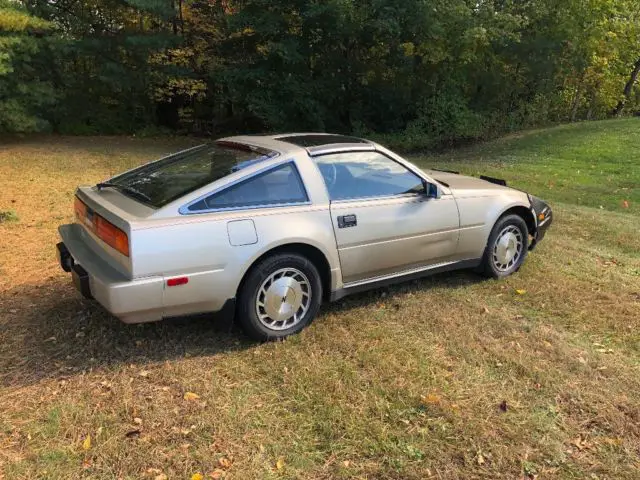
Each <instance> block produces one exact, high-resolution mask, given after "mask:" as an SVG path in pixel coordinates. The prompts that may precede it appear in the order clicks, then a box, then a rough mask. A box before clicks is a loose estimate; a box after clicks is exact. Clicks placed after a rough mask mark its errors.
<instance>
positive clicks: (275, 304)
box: [238, 253, 322, 340]
mask: <svg viewBox="0 0 640 480" xmlns="http://www.w3.org/2000/svg"><path fill="white" fill-rule="evenodd" d="M321 303H322V282H321V279H320V274H319V273H318V269H317V268H316V267H315V265H314V264H313V263H312V262H311V261H309V260H308V259H307V258H305V257H303V256H302V255H298V254H295V253H283V254H277V255H274V256H272V257H268V258H266V259H265V260H263V261H261V262H260V263H259V264H258V265H256V266H254V267H253V268H252V269H251V271H250V272H249V273H248V275H247V278H246V280H245V282H244V283H243V285H242V287H241V289H240V292H239V295H238V320H239V322H240V325H241V326H242V329H243V330H244V331H245V333H246V334H247V335H248V336H250V337H251V338H253V339H256V340H269V339H278V338H284V337H287V336H289V335H292V334H294V333H298V332H299V331H300V330H302V329H303V328H304V327H306V326H307V325H309V324H310V323H311V322H312V321H313V319H314V317H315V316H316V314H317V313H318V310H319V308H320V304H321Z"/></svg>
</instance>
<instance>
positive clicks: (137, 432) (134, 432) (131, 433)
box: [124, 429, 140, 438]
mask: <svg viewBox="0 0 640 480" xmlns="http://www.w3.org/2000/svg"><path fill="white" fill-rule="evenodd" d="M124 436H125V437H127V438H134V437H139V436H140V430H139V429H136V430H129V431H128V432H127V433H125V434H124Z"/></svg>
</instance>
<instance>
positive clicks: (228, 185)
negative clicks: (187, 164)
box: [178, 158, 311, 215]
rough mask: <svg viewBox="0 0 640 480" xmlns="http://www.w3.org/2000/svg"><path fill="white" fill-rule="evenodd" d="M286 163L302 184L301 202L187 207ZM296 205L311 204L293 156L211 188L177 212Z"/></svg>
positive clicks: (185, 213)
mask: <svg viewBox="0 0 640 480" xmlns="http://www.w3.org/2000/svg"><path fill="white" fill-rule="evenodd" d="M287 164H291V166H292V168H293V170H294V171H295V173H296V175H297V176H298V179H299V180H300V185H301V186H302V190H303V192H304V195H305V197H306V198H307V199H306V200H305V201H303V202H284V203H266V204H263V205H248V206H244V207H243V206H238V207H221V208H207V209H204V210H195V211H192V210H189V207H190V206H191V205H193V204H195V203H198V202H199V201H201V200H204V199H205V198H207V197H210V196H211V195H215V194H216V193H220V192H222V191H224V190H226V189H228V188H231V187H233V186H235V185H237V184H239V183H242V182H247V181H249V180H251V179H252V178H254V177H257V176H259V175H263V174H266V173H268V172H269V171H271V170H275V169H276V168H280V167H282V166H284V165H287ZM296 205H311V200H310V197H309V192H308V191H307V187H306V185H305V184H304V180H303V179H302V175H300V171H299V170H298V167H297V165H296V162H295V160H294V159H293V158H289V159H286V160H281V161H279V162H277V163H275V164H273V165H267V166H265V167H263V168H261V169H259V170H256V171H255V172H253V173H251V174H249V175H245V176H244V177H241V178H238V179H236V180H234V181H233V182H229V183H226V184H225V185H222V186H220V187H218V188H216V189H214V190H211V191H210V192H207V193H205V194H204V195H200V196H199V197H198V198H196V199H195V200H191V201H190V202H188V203H185V204H184V205H182V206H181V207H180V208H179V209H178V213H179V214H180V215H200V214H203V213H215V212H233V211H238V210H256V209H259V208H282V207H291V206H296Z"/></svg>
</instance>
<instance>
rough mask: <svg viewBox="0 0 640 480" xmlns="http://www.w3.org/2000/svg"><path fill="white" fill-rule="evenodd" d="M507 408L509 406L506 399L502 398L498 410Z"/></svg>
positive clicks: (504, 410)
mask: <svg viewBox="0 0 640 480" xmlns="http://www.w3.org/2000/svg"><path fill="white" fill-rule="evenodd" d="M508 408H509V406H508V405H507V401H506V400H503V401H502V402H500V410H502V411H503V412H506V411H507V409H508Z"/></svg>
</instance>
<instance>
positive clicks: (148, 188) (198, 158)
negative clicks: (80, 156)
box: [97, 142, 278, 208]
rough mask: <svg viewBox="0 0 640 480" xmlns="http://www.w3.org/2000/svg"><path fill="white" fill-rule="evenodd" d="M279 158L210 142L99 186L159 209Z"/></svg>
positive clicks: (258, 150) (270, 153) (244, 147)
mask: <svg viewBox="0 0 640 480" xmlns="http://www.w3.org/2000/svg"><path fill="white" fill-rule="evenodd" d="M277 155H278V153H277V152H274V151H270V150H265V149H261V148H257V147H253V146H249V145H244V144H237V143H230V142H216V143H208V144H204V145H200V146H197V147H194V148H191V149H189V150H184V151H182V152H178V153H176V154H174V155H170V156H168V157H165V158H162V159H160V160H158V161H155V162H152V163H148V164H146V165H143V166H141V167H138V168H136V169H133V170H130V171H128V172H125V173H123V174H122V175H118V176H116V177H113V178H112V179H110V180H109V181H107V182H103V183H99V184H98V185H97V186H98V188H115V189H117V190H118V191H119V192H120V193H122V194H123V195H126V196H129V197H131V198H134V199H135V200H137V201H139V202H141V203H144V204H146V205H149V206H151V207H154V208H160V207H163V206H164V205H166V204H168V203H170V202H172V201H173V200H176V199H178V198H180V197H182V196H184V195H186V194H188V193H191V192H193V191H194V190H197V189H198V188H201V187H204V186H205V185H208V184H209V183H211V182H214V181H216V180H219V179H221V178H223V177H225V176H227V175H229V174H231V173H233V172H236V171H238V170H241V169H243V168H246V167H248V166H250V165H253V164H255V163H258V162H261V161H264V160H267V159H270V158H274V157H276V156H277Z"/></svg>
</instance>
